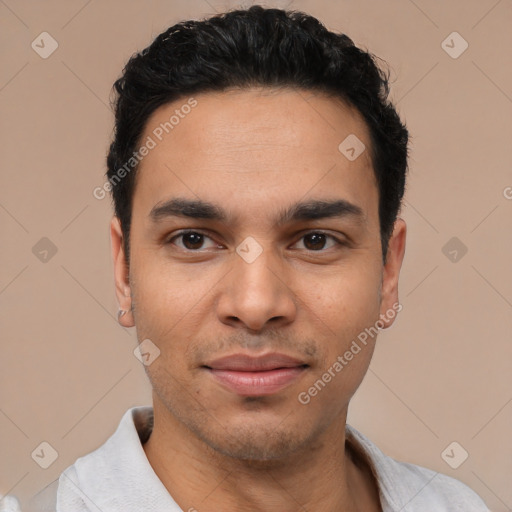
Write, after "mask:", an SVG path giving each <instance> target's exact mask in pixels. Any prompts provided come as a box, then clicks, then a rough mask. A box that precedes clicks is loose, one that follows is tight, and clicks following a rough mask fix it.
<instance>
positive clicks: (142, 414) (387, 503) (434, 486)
mask: <svg viewBox="0 0 512 512" xmlns="http://www.w3.org/2000/svg"><path fill="white" fill-rule="evenodd" d="M152 428H153V408H152V407H148V406H146V407H133V408H131V409H129V410H127V411H126V413H125V414H124V415H123V418H122V419H121V422H120V423H119V426H118V428H117V430H116V431H115V433H114V434H113V435H112V436H111V437H110V438H109V439H108V440H107V441H106V442H105V443H104V444H103V445H102V446H100V447H99V448H98V449H97V450H95V451H93V452H92V453H89V454H87V455H85V456H83V457H80V458H79V459H77V460H76V462H75V463H74V464H73V465H71V466H69V467H68V468H67V469H66V470H65V471H64V472H63V473H62V474H61V476H60V478H59V480H58V482H57V481H56V482H55V485H54V486H53V489H47V490H46V493H44V494H46V504H43V501H44V500H45V498H44V496H43V495H41V496H40V497H39V498H38V499H36V500H35V503H36V505H35V507H36V508H34V509H33V510H34V511H35V510H37V511H46V510H48V511H55V510H56V511H57V512H181V511H182V509H180V507H179V506H178V505H177V504H176V502H175V501H174V500H173V499H172V496H171V495H170V494H169V492H168V491H167V489H166V488H165V487H164V485H163V483H162V482H161V481H160V479H159V478H158V476H157V475H156V474H155V472H154V471H153V468H152V467H151V465H150V463H149V461H148V459H147V457H146V454H145V452H144V448H143V446H142V445H143V444H144V443H145V442H146V440H147V439H148V438H149V435H150V434H151V430H152ZM346 439H347V442H348V443H350V444H351V446H352V447H353V448H354V450H355V451H357V452H358V453H360V454H362V455H363V456H364V457H365V458H366V459H367V460H368V462H369V464H370V467H371V468H372V471H373V473H374V475H375V478H376V481H377V484H378V487H379V494H380V499H381V505H382V509H383V512H399V511H400V512H489V509H488V508H487V507H486V505H485V504H484V502H483V501H482V499H481V498H480V497H479V496H478V495H477V494H476V493H475V492H473V491H472V490H471V489H470V488H469V487H467V486H466V485H465V484H463V483H462V482H459V481H458V480H455V479H454V478H451V477H449V476H446V475H443V474H441V473H436V472H435V471H431V470H429V469H426V468H423V467H420V466H416V465H414V464H408V463H404V462H398V461H396V460H394V459H392V458H391V457H388V456H387V455H384V454H383V453H382V452H381V451H380V450H379V449H378V448H377V447H376V446H375V445H374V444H373V443H372V442H371V441H370V440H369V439H367V438H366V437H365V436H364V435H363V434H361V433H360V432H358V431H357V430H356V429H354V428H353V427H351V426H350V425H348V424H347V425H346ZM55 494H56V498H55ZM55 499H56V504H57V505H56V508H55ZM197 506H199V505H197ZM31 510H32V509H31ZM188 510H194V504H193V503H191V504H190V508H187V511H188Z"/></svg>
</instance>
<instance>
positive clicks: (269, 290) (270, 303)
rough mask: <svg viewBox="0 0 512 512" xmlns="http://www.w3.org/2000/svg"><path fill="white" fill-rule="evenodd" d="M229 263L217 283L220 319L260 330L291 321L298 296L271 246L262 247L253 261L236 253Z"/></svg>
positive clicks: (228, 323) (283, 324)
mask: <svg viewBox="0 0 512 512" xmlns="http://www.w3.org/2000/svg"><path fill="white" fill-rule="evenodd" d="M232 265H233V266H232V270H231V272H229V273H228V274H227V275H226V278H225V279H223V280H222V281H221V283H219V284H221V288H220V297H219V298H218V300H217V316H218V318H219V319H220V321H221V322H223V323H224V324H227V325H231V326H233V327H244V328H246V329H248V330H250V331H261V330H263V329H268V328H269V327H272V328H277V327H282V326H285V325H287V324H290V323H291V322H293V321H294V319H295V316H296V314H297V306H296V304H297V300H296V297H295V294H294V292H293V291H292V289H291V283H290V282H289V280H288V279H287V272H286V271H285V269H283V268H282V264H281V262H280V261H279V259H278V257H277V256H275V255H273V254H272V251H271V250H270V249H264V250H263V251H262V253H261V254H260V255H259V256H258V257H257V258H256V259H255V260H254V261H252V262H248V261H246V260H245V259H244V258H242V257H240V256H239V254H238V253H235V254H234V255H233V262H232ZM287 281H288V282H287Z"/></svg>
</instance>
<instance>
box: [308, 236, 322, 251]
mask: <svg viewBox="0 0 512 512" xmlns="http://www.w3.org/2000/svg"><path fill="white" fill-rule="evenodd" d="M308 239H309V240H313V244H312V245H314V246H317V247H316V248H317V249H322V247H323V246H324V244H325V235H323V234H321V233H313V234H311V235H306V240H308ZM318 244H320V245H321V247H318ZM305 245H306V247H307V246H308V244H307V243H306V244H305ZM309 245H311V244H309ZM308 248H310V247H308Z"/></svg>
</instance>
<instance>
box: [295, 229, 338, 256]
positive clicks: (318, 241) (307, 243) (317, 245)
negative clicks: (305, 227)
mask: <svg viewBox="0 0 512 512" xmlns="http://www.w3.org/2000/svg"><path fill="white" fill-rule="evenodd" d="M329 239H330V240H333V241H334V242H333V244H332V245H331V246H329V247H326V244H327V242H328V240H329ZM301 240H303V241H304V242H303V245H304V247H305V248H306V249H307V250H308V251H317V252H318V251H322V250H323V249H326V248H327V249H330V248H331V247H333V246H335V245H343V244H342V242H341V241H340V240H338V239H337V238H335V237H334V236H332V235H328V234H327V233H322V232H321V231H312V232H311V233H307V234H306V235H304V236H303V237H302V238H301Z"/></svg>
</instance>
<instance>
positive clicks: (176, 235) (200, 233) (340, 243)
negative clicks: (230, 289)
mask: <svg viewBox="0 0 512 512" xmlns="http://www.w3.org/2000/svg"><path fill="white" fill-rule="evenodd" d="M191 233H194V234H197V235H202V236H204V237H206V238H210V240H212V238H211V237H210V236H209V235H207V234H206V233H203V232H202V231H199V230H195V229H189V230H183V231H180V232H178V233H176V234H175V235H174V236H173V237H172V238H170V239H169V240H167V242H166V245H169V244H173V242H174V240H176V239H177V238H180V237H183V236H185V235H188V234H191ZM311 234H318V235H325V236H326V237H327V238H330V239H332V240H334V241H335V242H336V244H337V245H338V246H340V247H343V246H346V245H347V242H346V241H343V240H340V239H339V238H337V237H335V236H334V235H331V234H329V233H326V232H325V231H322V230H312V231H308V232H307V233H304V234H303V235H302V236H301V237H300V238H299V240H302V239H303V238H304V237H306V236H308V235H311ZM180 249H181V250H183V251H186V252H191V253H192V252H201V249H196V250H194V249H186V248H185V249H183V248H181V247H180ZM328 249H332V247H331V248H328ZM328 249H319V250H317V251H315V250H312V249H305V250H306V251H308V252H311V253H322V252H326V251H327V250H328Z"/></svg>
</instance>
